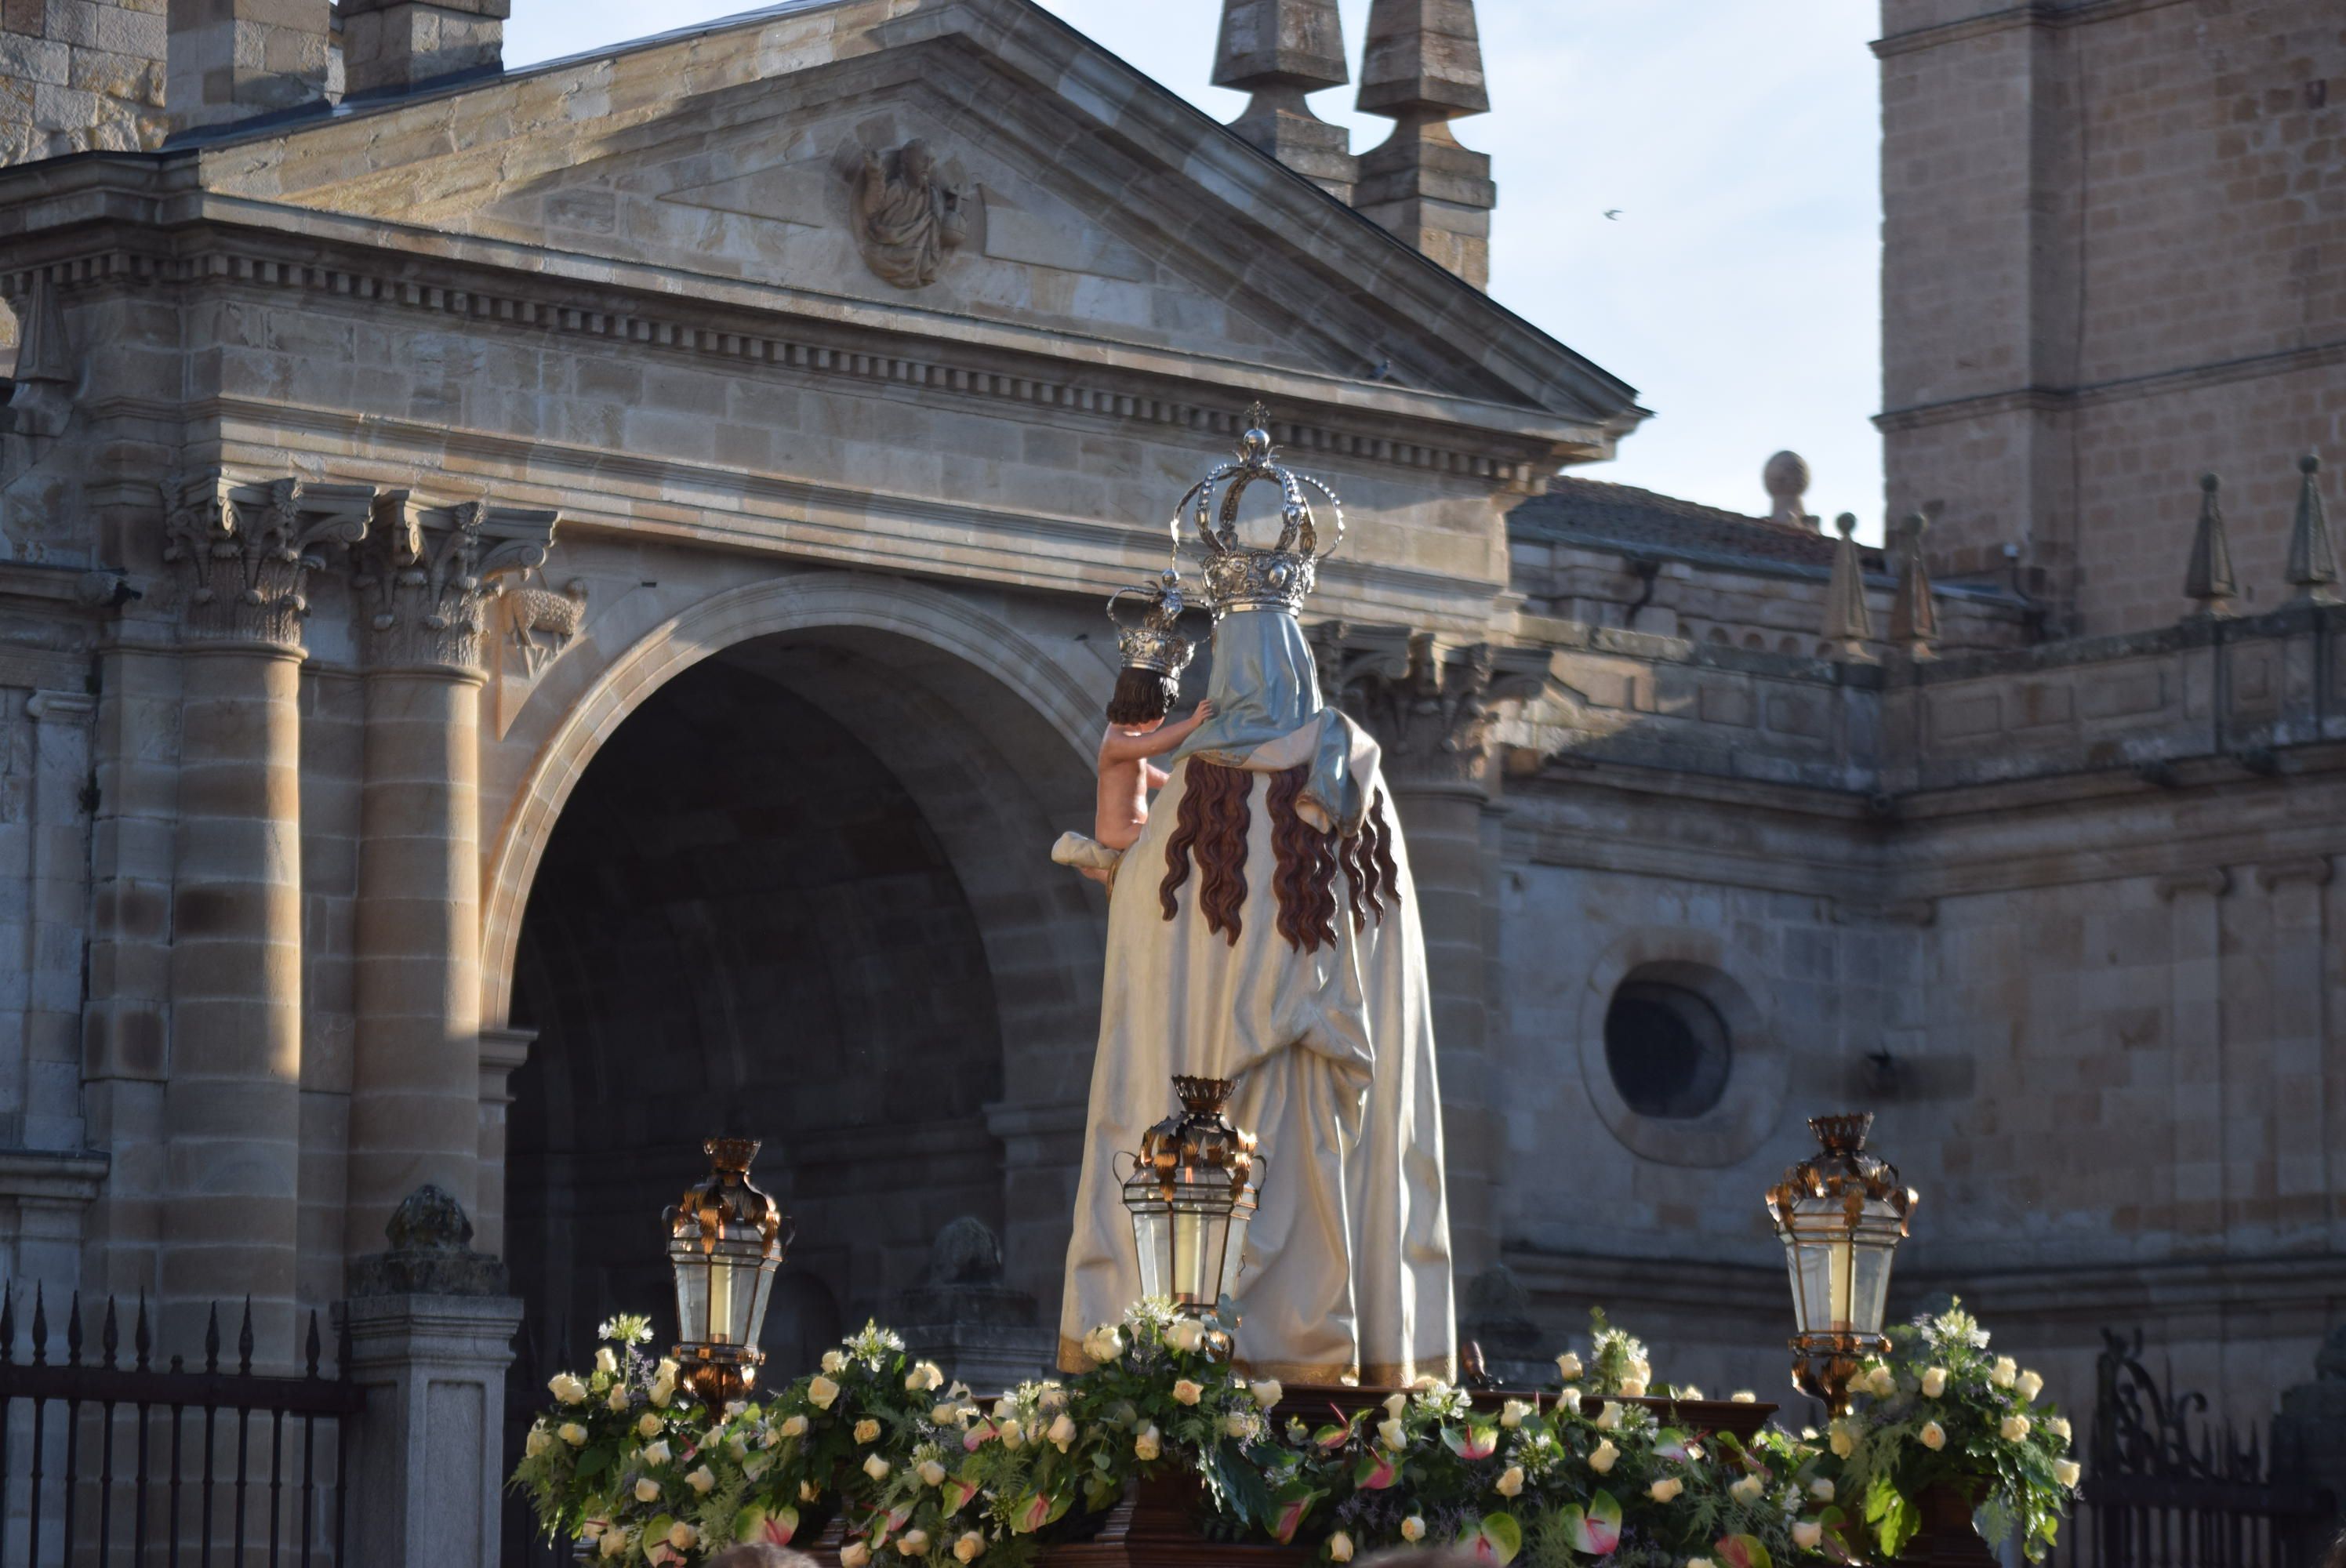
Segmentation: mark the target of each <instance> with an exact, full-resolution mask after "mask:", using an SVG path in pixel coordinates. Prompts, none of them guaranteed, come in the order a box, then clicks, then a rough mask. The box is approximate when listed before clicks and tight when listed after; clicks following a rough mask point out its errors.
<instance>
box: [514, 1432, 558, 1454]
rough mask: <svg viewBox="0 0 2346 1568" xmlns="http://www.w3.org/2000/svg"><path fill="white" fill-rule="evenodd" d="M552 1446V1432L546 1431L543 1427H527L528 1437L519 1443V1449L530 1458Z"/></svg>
mask: <svg viewBox="0 0 2346 1568" xmlns="http://www.w3.org/2000/svg"><path fill="white" fill-rule="evenodd" d="M553 1446H554V1434H553V1433H552V1432H549V1431H546V1429H545V1428H544V1427H532V1428H530V1429H529V1436H528V1438H527V1439H526V1440H525V1441H524V1442H523V1443H522V1445H521V1451H522V1452H524V1453H525V1454H527V1455H528V1456H529V1457H530V1458H532V1459H535V1458H537V1457H538V1456H539V1455H540V1454H542V1453H544V1452H546V1450H548V1449H550V1448H552V1447H553Z"/></svg>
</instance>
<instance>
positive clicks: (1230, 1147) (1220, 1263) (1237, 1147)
mask: <svg viewBox="0 0 2346 1568" xmlns="http://www.w3.org/2000/svg"><path fill="white" fill-rule="evenodd" d="M1235 1086H1236V1085H1234V1084H1231V1083H1230V1082H1229V1080H1228V1079H1226V1078H1180V1077H1177V1078H1175V1079H1174V1080H1173V1089H1174V1092H1175V1093H1176V1094H1178V1095H1179V1096H1180V1099H1181V1109H1180V1110H1179V1111H1178V1112H1177V1113H1176V1114H1174V1115H1170V1116H1168V1117H1167V1118H1165V1120H1163V1121H1161V1122H1159V1123H1158V1124H1157V1125H1155V1126H1153V1127H1151V1128H1149V1129H1148V1131H1147V1132H1146V1133H1144V1134H1142V1135H1141V1138H1140V1151H1139V1153H1137V1154H1127V1155H1125V1156H1123V1157H1124V1158H1126V1159H1129V1160H1131V1161H1132V1162H1133V1164H1132V1170H1131V1172H1130V1174H1129V1175H1127V1176H1126V1177H1125V1179H1124V1206H1125V1207H1126V1208H1127V1209H1129V1210H1131V1211H1132V1238H1133V1242H1134V1245H1135V1246H1136V1247H1137V1248H1138V1250H1139V1254H1140V1293H1141V1294H1142V1295H1143V1296H1162V1297H1166V1298H1169V1299H1170V1300H1171V1301H1172V1303H1173V1305H1174V1307H1175V1308H1176V1309H1177V1310H1178V1311H1180V1312H1182V1313H1183V1314H1185V1315H1187V1316H1188V1317H1192V1318H1205V1317H1209V1316H1211V1315H1212V1314H1213V1312H1214V1309H1215V1308H1216V1307H1217V1305H1219V1302H1220V1301H1221V1298H1222V1296H1223V1294H1224V1292H1225V1291H1227V1290H1229V1288H1232V1287H1234V1286H1235V1285H1236V1284H1237V1283H1238V1277H1239V1269H1240V1268H1242V1267H1243V1260H1244V1256H1245V1252H1246V1229H1247V1222H1248V1221H1249V1220H1250V1219H1251V1218H1252V1217H1253V1216H1254V1210H1255V1200H1256V1196H1257V1194H1258V1193H1259V1192H1260V1187H1261V1181H1262V1172H1263V1170H1264V1168H1265V1167H1266V1166H1268V1165H1269V1164H1270V1162H1269V1161H1268V1160H1266V1159H1265V1158H1263V1156H1261V1155H1260V1153H1259V1152H1258V1151H1257V1150H1256V1148H1255V1141H1254V1135H1253V1134H1252V1133H1248V1132H1241V1131H1239V1129H1238V1128H1236V1127H1234V1126H1232V1125H1230V1123H1229V1118H1228V1117H1227V1116H1225V1115H1223V1114H1222V1111H1223V1107H1224V1106H1225V1105H1228V1104H1229V1097H1230V1092H1231V1090H1232V1089H1233V1088H1234V1087H1235Z"/></svg>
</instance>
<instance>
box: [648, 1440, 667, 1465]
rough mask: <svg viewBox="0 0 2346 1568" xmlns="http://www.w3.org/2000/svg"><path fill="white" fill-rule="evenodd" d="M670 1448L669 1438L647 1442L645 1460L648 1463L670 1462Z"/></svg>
mask: <svg viewBox="0 0 2346 1568" xmlns="http://www.w3.org/2000/svg"><path fill="white" fill-rule="evenodd" d="M644 1462H645V1463H646V1464H666V1463H667V1462H668V1440H667V1439H665V1438H662V1439H661V1440H660V1441H658V1442H655V1443H647V1444H645V1445H644Z"/></svg>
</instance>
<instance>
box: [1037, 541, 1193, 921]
mask: <svg viewBox="0 0 2346 1568" xmlns="http://www.w3.org/2000/svg"><path fill="white" fill-rule="evenodd" d="M1128 594H1129V595H1136V596H1146V597H1147V598H1148V599H1149V600H1150V601H1151V606H1150V608H1149V610H1148V614H1147V616H1146V617H1145V618H1144V619H1143V621H1142V624H1141V625H1139V626H1132V627H1127V628H1125V629H1124V630H1123V633H1122V635H1121V636H1120V637H1119V638H1118V642H1119V644H1120V645H1121V647H1122V649H1123V653H1124V658H1125V664H1124V667H1123V668H1122V669H1121V670H1119V671H1118V672H1117V677H1116V691H1115V693H1114V694H1113V695H1112V696H1110V697H1109V698H1108V703H1107V728H1106V729H1105V730H1103V731H1102V732H1101V734H1100V743H1099V757H1098V764H1097V766H1098V769H1099V794H1098V797H1097V802H1096V810H1095V812H1094V815H1093V821H1092V836H1091V837H1089V838H1086V837H1085V836H1084V835H1082V834H1081V833H1066V834H1063V835H1061V836H1060V839H1059V841H1058V843H1057V844H1056V846H1054V847H1053V849H1052V850H1051V858H1052V859H1053V860H1056V861H1058V862H1059V863H1060V864H1061V865H1064V866H1073V867H1075V868H1076V870H1077V871H1081V872H1082V873H1083V874H1084V875H1085V876H1087V877H1089V878H1091V879H1092V881H1096V882H1101V883H1105V884H1107V885H1109V886H1113V885H1114V884H1115V880H1116V867H1117V862H1118V861H1119V860H1122V859H1123V857H1124V851H1125V850H1128V849H1130V848H1132V846H1133V845H1134V844H1135V843H1136V842H1137V841H1138V840H1139V838H1140V830H1142V829H1143V828H1145V827H1147V826H1148V794H1149V791H1150V790H1152V789H1160V788H1162V787H1163V786H1164V784H1165V781H1166V779H1167V777H1168V775H1167V774H1166V772H1165V770H1164V769H1161V768H1159V767H1158V766H1157V764H1156V763H1155V762H1154V761H1152V760H1151V759H1153V758H1158V757H1163V756H1166V755H1168V753H1171V752H1173V751H1176V750H1178V749H1179V748H1180V746H1181V743H1182V742H1183V741H1185V740H1187V739H1188V738H1189V737H1190V735H1191V734H1192V733H1193V732H1194V731H1195V730H1196V729H1197V728H1198V726H1199V725H1200V724H1203V723H1204V722H1205V721H1206V720H1207V719H1208V718H1211V717H1212V715H1213V711H1214V708H1213V704H1212V703H1210V702H1201V703H1199V705H1198V706H1197V707H1196V708H1193V709H1191V710H1190V712H1189V716H1188V718H1183V719H1179V720H1177V721H1175V722H1174V723H1171V724H1168V723H1166V722H1165V716H1166V714H1167V713H1168V711H1170V710H1171V708H1172V706H1173V698H1174V697H1175V695H1176V694H1177V693H1178V691H1179V689H1180V683H1181V670H1182V668H1183V667H1184V666H1186V665H1188V662H1189V657H1190V655H1191V654H1192V653H1193V652H1194V651H1195V650H1194V648H1193V647H1192V645H1191V644H1190V643H1189V642H1188V639H1187V638H1184V637H1183V636H1180V634H1179V633H1178V631H1177V630H1176V629H1175V623H1176V622H1178V620H1179V619H1180V616H1181V612H1182V609H1183V608H1184V607H1185V606H1184V605H1183V602H1182V598H1181V585H1180V578H1179V577H1178V575H1176V574H1175V573H1173V572H1171V571H1168V572H1167V573H1165V575H1164V577H1163V579H1162V581H1161V583H1160V585H1159V586H1158V587H1157V588H1156V589H1154V590H1148V589H1134V588H1127V589H1124V590H1123V591H1122V592H1120V593H1118V594H1117V596H1116V598H1115V599H1112V600H1110V601H1109V613H1110V617H1111V618H1113V617H1114V612H1115V606H1116V605H1117V602H1118V601H1120V600H1122V599H1123V598H1124V597H1125V596H1126V595H1128ZM1119 624H1120V623H1119Z"/></svg>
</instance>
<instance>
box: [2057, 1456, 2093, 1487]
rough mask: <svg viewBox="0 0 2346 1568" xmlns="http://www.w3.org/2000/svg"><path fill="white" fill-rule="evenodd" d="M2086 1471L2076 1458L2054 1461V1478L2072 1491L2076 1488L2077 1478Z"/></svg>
mask: <svg viewBox="0 0 2346 1568" xmlns="http://www.w3.org/2000/svg"><path fill="white" fill-rule="evenodd" d="M2085 1473H2086V1472H2085V1470H2084V1468H2083V1467H2082V1466H2080V1465H2079V1464H2078V1463H2077V1461H2076V1460H2074V1459H2056V1460H2055V1461H2053V1479H2054V1480H2055V1481H2059V1482H2060V1483H2061V1484H2062V1485H2063V1486H2066V1487H2068V1488H2070V1489H2071V1490H2072V1491H2074V1490H2076V1485H2077V1478H2078V1477H2079V1476H2082V1475H2084V1474H2085Z"/></svg>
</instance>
